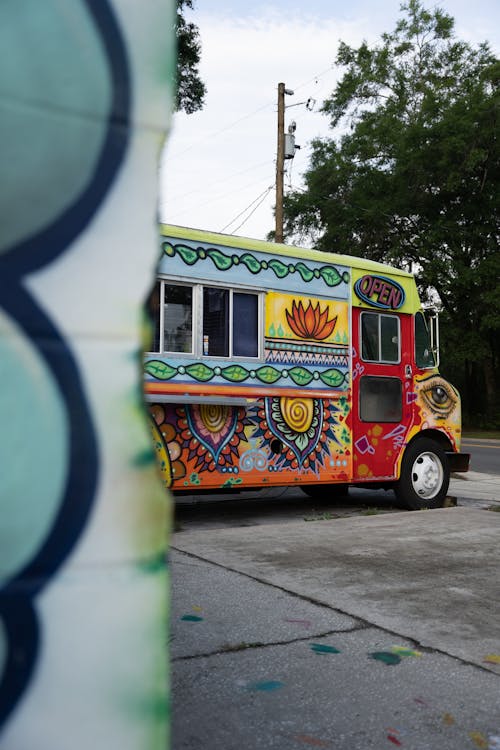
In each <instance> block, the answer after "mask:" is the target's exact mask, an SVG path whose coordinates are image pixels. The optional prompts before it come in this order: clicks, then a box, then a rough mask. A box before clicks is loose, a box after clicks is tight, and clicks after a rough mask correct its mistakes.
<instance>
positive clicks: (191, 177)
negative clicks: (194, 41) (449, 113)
mask: <svg viewBox="0 0 500 750" xmlns="http://www.w3.org/2000/svg"><path fill="white" fill-rule="evenodd" d="M436 5H438V6H440V7H441V8H443V9H444V10H445V11H446V12H448V13H449V14H450V15H451V16H452V17H453V18H454V19H455V30H456V34H457V36H458V37H460V38H462V39H466V40H468V41H470V42H472V43H474V44H477V43H479V42H481V41H485V40H487V41H489V42H490V44H491V46H492V49H493V51H494V52H495V53H496V54H497V55H500V2H499V0H474V2H471V1H470V0H443V2H440V3H437V4H436V3H426V7H427V8H429V9H431V8H434V7H435V6H436ZM399 8H400V0H379V2H373V0H372V1H370V0H350V2H348V3H346V2H345V0H344V1H343V2H340V0H309V1H308V2H302V3H300V4H299V3H298V2H296V1H295V0H287V2H285V0H275V1H274V2H273V1H272V0H266V2H259V0H257V2H253V3H252V2H248V1H247V2H242V1H240V0H210V2H209V3H207V2H203V0H195V9H194V12H191V13H187V14H186V16H187V18H188V20H192V21H193V22H194V23H196V25H197V26H198V28H199V30H200V36H201V43H202V59H201V65H200V72H201V78H202V79H203V81H204V82H205V85H206V87H207V96H206V99H205V106H204V108H203V109H202V110H201V111H200V112H198V113H195V114H192V115H185V114H182V113H178V114H176V115H174V118H173V123H172V129H171V132H170V136H169V139H168V141H167V145H166V147H165V150H164V154H163V158H162V164H161V168H160V205H159V214H160V219H161V220H162V221H164V222H168V223H172V224H180V225H182V226H189V227H194V228H197V229H207V230H211V231H217V232H218V231H223V232H225V233H227V234H237V235H243V236H248V237H254V238H257V239H265V236H266V234H267V232H269V231H270V230H272V229H274V214H273V207H274V203H275V170H276V166H275V159H276V139H277V133H276V130H277V86H278V83H279V82H280V81H283V82H284V83H285V84H286V86H287V88H288V89H292V90H293V91H294V92H295V93H294V95H293V96H287V97H286V101H285V104H286V105H287V109H286V112H285V130H287V128H288V125H289V124H290V123H291V121H292V120H294V121H295V122H296V126H297V129H296V133H295V137H296V143H297V144H298V145H300V146H301V148H300V150H297V151H296V156H295V158H294V159H293V160H287V162H286V166H287V174H286V175H285V191H286V190H287V187H288V186H293V187H300V186H301V185H302V180H301V175H302V174H303V172H304V171H305V170H306V169H307V167H308V162H309V155H310V149H309V143H310V141H311V139H313V138H314V137H316V136H321V135H328V134H331V131H329V129H328V120H327V118H326V117H325V115H322V114H321V113H320V111H319V109H320V106H321V103H322V102H323V100H324V99H325V98H326V97H327V96H329V95H330V94H331V92H332V90H333V88H334V85H335V82H336V80H337V78H338V76H339V71H338V70H336V69H335V65H334V61H335V57H336V51H337V46H338V41H339V40H342V41H343V42H346V43H348V44H350V45H351V46H358V45H359V44H361V42H362V41H363V40H364V39H366V40H367V41H368V42H369V43H374V42H376V41H378V40H379V39H380V35H381V34H382V33H383V32H391V31H393V29H394V27H395V24H396V21H397V19H398V18H399V17H400V13H399ZM308 99H314V100H315V101H316V105H315V106H314V108H313V109H312V110H310V109H306V105H305V102H306V101H307V100H308Z"/></svg>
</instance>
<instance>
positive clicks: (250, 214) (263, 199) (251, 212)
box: [231, 185, 274, 234]
mask: <svg viewBox="0 0 500 750" xmlns="http://www.w3.org/2000/svg"><path fill="white" fill-rule="evenodd" d="M273 187H274V185H271V187H270V188H268V190H267V193H266V194H265V195H264V196H263V198H262V200H261V201H260V202H259V203H258V204H257V205H256V206H255V208H254V209H253V211H250V213H249V214H248V216H247V217H246V219H244V220H243V221H242V222H241V224H238V226H237V227H236V229H233V231H232V232H231V234H234V233H235V232H237V231H238V229H241V227H242V226H243V224H246V223H247V221H248V219H249V218H250V217H251V216H253V214H254V213H255V212H256V211H257V209H258V208H259V206H260V205H261V204H262V203H264V201H265V199H266V198H267V196H268V195H269V193H270V191H271V190H272V189H273Z"/></svg>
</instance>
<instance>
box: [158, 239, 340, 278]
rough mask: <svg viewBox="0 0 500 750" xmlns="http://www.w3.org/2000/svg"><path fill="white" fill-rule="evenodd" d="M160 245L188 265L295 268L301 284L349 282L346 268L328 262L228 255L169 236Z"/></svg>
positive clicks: (280, 274) (279, 271)
mask: <svg viewBox="0 0 500 750" xmlns="http://www.w3.org/2000/svg"><path fill="white" fill-rule="evenodd" d="M162 249H163V252H164V253H165V255H167V256H168V257H169V258H173V257H175V256H176V255H178V256H179V257H180V258H181V259H182V261H183V262H184V263H185V264H186V265H187V266H194V265H195V263H197V262H198V261H202V262H203V261H206V260H210V261H212V263H213V264H214V266H215V267H216V268H217V269H218V270H219V271H229V269H231V268H232V267H233V266H242V265H244V266H246V268H247V269H248V270H249V271H250V273H252V274H254V275H257V274H259V273H261V271H268V270H271V271H272V272H273V273H274V275H275V276H276V278H278V279H284V278H285V277H286V276H288V275H290V274H292V273H295V272H297V273H299V274H300V276H301V278H302V281H303V282H304V284H308V283H309V282H310V281H313V280H314V279H316V280H317V281H323V283H324V284H326V285H327V286H328V287H330V288H331V287H335V286H338V285H339V284H342V282H343V283H344V284H348V283H349V281H350V277H349V272H348V271H343V272H342V273H340V272H339V271H338V269H337V268H335V267H334V266H332V265H330V264H328V265H323V266H322V267H321V268H314V269H312V268H309V267H308V266H306V265H305V263H302V262H301V261H299V262H298V263H283V261H281V260H278V259H277V258H271V259H270V260H259V259H258V258H256V257H255V256H254V255H252V254H251V253H243V255H235V254H234V253H232V254H231V255H227V254H226V253H223V252H222V250H218V249H217V248H215V247H197V248H192V247H189V246H188V245H183V244H182V243H180V242H171V241H170V240H165V242H162Z"/></svg>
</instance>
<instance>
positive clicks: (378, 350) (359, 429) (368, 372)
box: [352, 306, 413, 482]
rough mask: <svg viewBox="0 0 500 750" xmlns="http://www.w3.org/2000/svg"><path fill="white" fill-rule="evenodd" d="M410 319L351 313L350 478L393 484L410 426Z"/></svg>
mask: <svg viewBox="0 0 500 750" xmlns="http://www.w3.org/2000/svg"><path fill="white" fill-rule="evenodd" d="M411 319H412V316H411V315H408V314H400V313H397V312H393V311H387V312H386V311H385V310H384V311H380V310H373V309H366V308H361V307H354V306H353V308H352V340H353V360H352V368H353V369H352V381H353V383H352V389H353V391H352V392H353V400H352V406H353V418H352V426H353V478H354V480H357V481H360V482H361V481H367V482H370V481H374V480H376V479H384V478H389V479H394V478H396V471H397V461H398V457H399V455H400V452H401V448H402V446H403V443H404V437H405V434H406V432H407V430H408V427H409V426H410V423H411V414H412V411H411V403H412V398H413V395H412V393H411V391H412V388H411V383H412V366H411Z"/></svg>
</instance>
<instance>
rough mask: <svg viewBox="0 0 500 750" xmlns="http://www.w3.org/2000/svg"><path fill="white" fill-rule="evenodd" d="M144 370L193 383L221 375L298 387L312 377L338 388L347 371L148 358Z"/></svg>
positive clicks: (231, 379) (160, 377)
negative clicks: (285, 381) (181, 362)
mask: <svg viewBox="0 0 500 750" xmlns="http://www.w3.org/2000/svg"><path fill="white" fill-rule="evenodd" d="M144 371H145V373H146V374H147V375H151V377H153V378H155V379H156V380H163V381H166V380H172V378H175V377H176V376H177V375H182V376H183V377H186V376H187V377H189V378H190V379H191V380H195V381H196V382H197V383H208V382H210V381H211V380H213V379H214V377H221V378H224V380H227V381H228V382H229V383H244V382H245V381H246V380H249V379H250V380H258V381H260V382H261V383H265V384H266V385H272V384H273V383H276V382H277V381H278V380H281V379H282V378H283V379H285V378H286V379H289V380H291V381H292V382H293V383H294V384H295V385H296V386H298V387H305V386H307V385H309V383H311V382H312V381H313V380H316V381H321V382H322V383H323V384H324V385H326V386H327V387H328V388H338V387H339V386H341V385H342V384H343V383H344V381H346V382H347V380H348V378H349V374H348V373H347V372H346V373H345V374H344V373H343V372H341V371H340V370H337V369H336V368H334V367H331V368H329V369H328V370H323V371H313V372H311V371H310V370H307V369H306V368H305V367H298V366H295V367H290V368H286V369H284V370H278V369H277V368H276V367H273V366H272V365H261V366H260V367H257V368H255V369H252V370H248V369H247V368H246V367H243V366H242V365H228V366H227V367H209V366H208V365H206V364H205V363H204V362H194V363H192V364H190V365H180V366H178V367H172V365H169V364H167V363H166V362H162V361H161V360H159V359H150V360H148V361H147V362H146V363H145V365H144Z"/></svg>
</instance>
